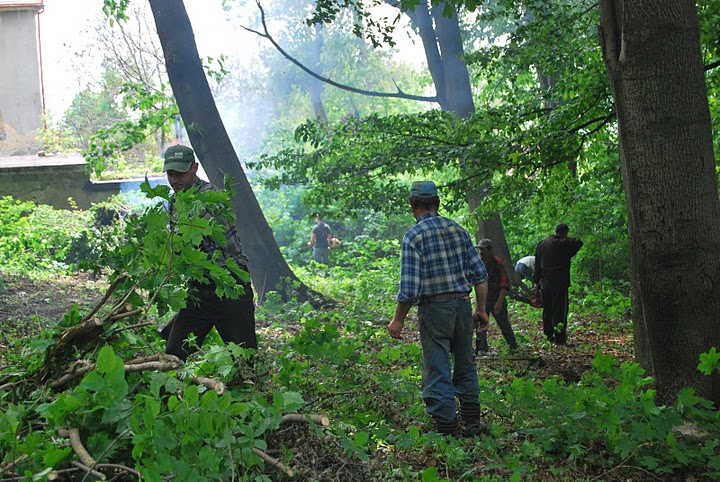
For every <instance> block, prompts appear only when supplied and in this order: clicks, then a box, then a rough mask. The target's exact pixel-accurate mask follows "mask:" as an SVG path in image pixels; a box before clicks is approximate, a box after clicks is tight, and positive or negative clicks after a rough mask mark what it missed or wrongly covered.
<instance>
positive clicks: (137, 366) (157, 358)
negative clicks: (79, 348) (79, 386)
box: [49, 354, 182, 389]
mask: <svg viewBox="0 0 720 482" xmlns="http://www.w3.org/2000/svg"><path fill="white" fill-rule="evenodd" d="M84 363H87V365H85V366H82V367H80V368H77V369H75V368H73V369H71V371H69V372H68V373H65V374H64V375H63V376H61V377H60V378H58V379H57V380H55V381H52V382H50V384H49V385H50V387H51V388H55V389H56V388H60V387H62V386H64V385H65V384H67V383H69V382H71V381H72V380H75V379H77V378H81V377H83V376H84V375H85V374H86V373H88V372H91V371H92V370H94V369H95V368H96V367H97V365H96V364H95V363H89V362H84ZM181 366H182V362H181V361H180V359H179V358H178V357H176V356H175V355H166V354H155V355H150V356H148V357H145V358H135V359H133V360H129V361H127V362H125V364H124V368H125V373H137V372H142V371H147V370H155V371H159V372H167V371H170V370H177V369H178V368H180V367H181Z"/></svg>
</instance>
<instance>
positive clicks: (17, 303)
mask: <svg viewBox="0 0 720 482" xmlns="http://www.w3.org/2000/svg"><path fill="white" fill-rule="evenodd" d="M106 287H107V284H106V283H105V282H104V281H103V280H101V279H95V278H93V277H92V276H90V275H88V274H84V273H83V274H79V275H76V276H73V277H60V278H52V279H47V280H31V279H28V278H24V277H20V276H7V275H2V285H0V327H2V329H1V330H0V362H1V361H2V359H3V357H4V354H5V353H6V352H7V348H8V345H9V341H10V340H13V339H17V338H27V339H30V340H32V339H34V338H35V336H36V334H37V333H39V332H40V331H42V330H43V329H45V328H46V327H47V324H49V323H53V322H55V323H57V322H59V321H61V320H62V318H63V315H64V314H65V313H67V312H68V310H69V309H70V308H71V307H72V305H73V304H74V303H77V304H78V305H79V306H80V308H81V309H82V308H85V307H90V306H92V305H93V304H94V303H96V302H97V301H99V300H100V298H101V297H102V295H103V292H104V289H105V288H106Z"/></svg>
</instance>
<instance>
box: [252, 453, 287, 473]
mask: <svg viewBox="0 0 720 482" xmlns="http://www.w3.org/2000/svg"><path fill="white" fill-rule="evenodd" d="M252 451H253V453H254V454H255V455H257V456H258V457H260V458H261V459H263V460H264V461H265V462H267V463H268V464H270V465H272V466H274V467H275V468H276V469H278V470H280V471H282V472H284V473H285V475H287V476H288V477H293V476H294V475H295V471H294V470H293V469H291V468H290V467H287V466H285V464H283V463H282V462H280V461H279V460H278V459H275V458H273V457H270V456H269V455H268V454H266V453H265V452H263V451H262V450H260V449H258V448H256V447H253V449H252Z"/></svg>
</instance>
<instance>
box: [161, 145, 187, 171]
mask: <svg viewBox="0 0 720 482" xmlns="http://www.w3.org/2000/svg"><path fill="white" fill-rule="evenodd" d="M194 163H195V154H194V153H193V150H192V149H190V148H189V147H187V146H182V145H180V144H176V145H174V146H170V147H168V148H167V150H166V151H165V165H163V172H167V171H178V172H187V171H188V169H190V168H191V167H192V165H193V164H194Z"/></svg>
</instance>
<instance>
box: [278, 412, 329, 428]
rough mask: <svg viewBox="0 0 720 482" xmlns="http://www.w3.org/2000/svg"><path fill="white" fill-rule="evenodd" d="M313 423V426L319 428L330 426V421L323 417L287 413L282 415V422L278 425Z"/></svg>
mask: <svg viewBox="0 0 720 482" xmlns="http://www.w3.org/2000/svg"><path fill="white" fill-rule="evenodd" d="M310 422H312V423H314V424H315V425H320V426H321V427H327V426H328V425H330V419H329V418H327V417H326V416H324V415H307V414H302V413H288V414H287V415H283V418H282V420H280V425H282V424H284V423H310Z"/></svg>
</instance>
